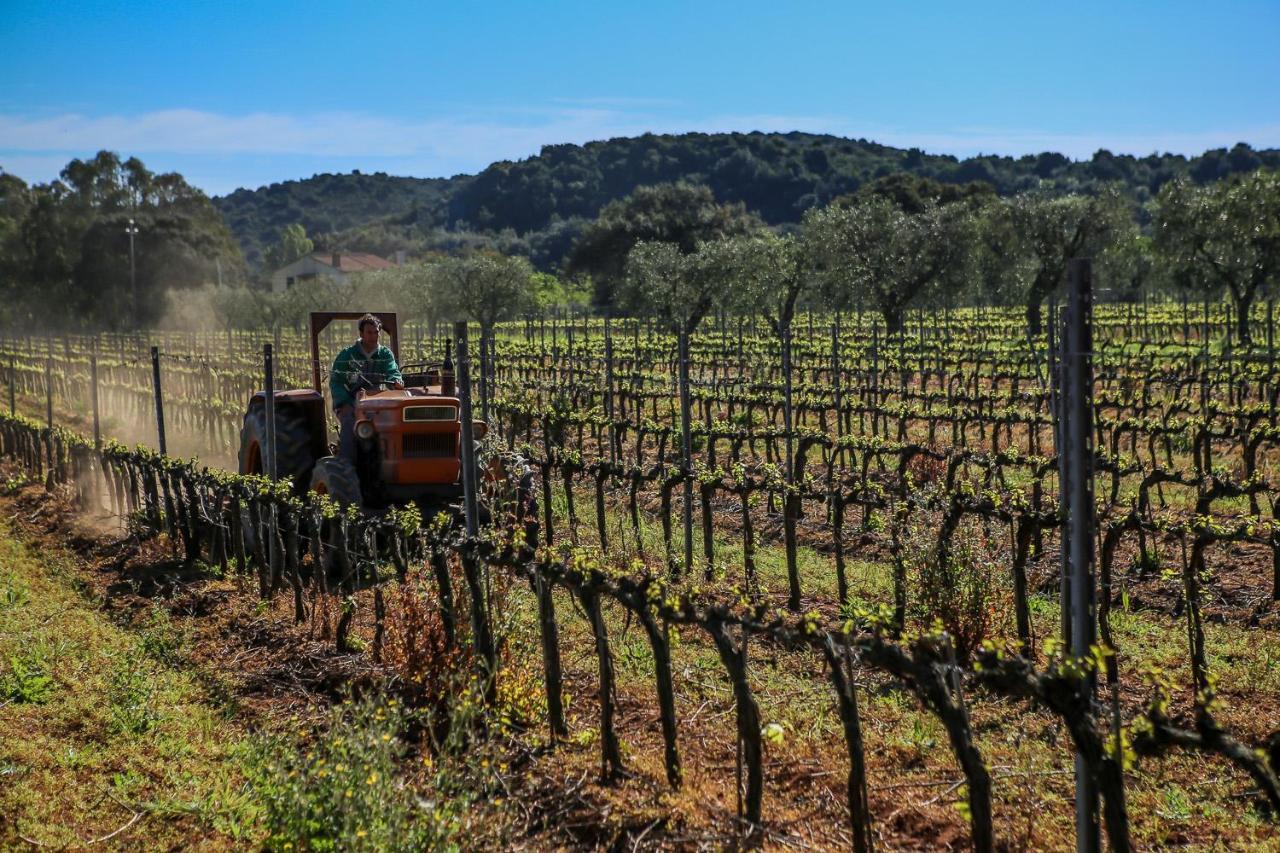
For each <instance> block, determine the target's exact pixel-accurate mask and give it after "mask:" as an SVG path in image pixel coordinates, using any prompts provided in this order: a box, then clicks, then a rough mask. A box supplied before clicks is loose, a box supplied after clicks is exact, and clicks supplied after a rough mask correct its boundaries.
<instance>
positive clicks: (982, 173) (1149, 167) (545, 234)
mask: <svg viewBox="0 0 1280 853" xmlns="http://www.w3.org/2000/svg"><path fill="white" fill-rule="evenodd" d="M1258 168H1272V169H1275V168H1280V151H1276V150H1254V149H1252V148H1251V147H1249V146H1248V145H1245V144H1243V143H1240V144H1237V145H1235V146H1234V147H1232V148H1230V149H1227V148H1221V149H1214V150H1210V151H1206V152H1205V153H1204V154H1202V155H1200V156H1196V157H1184V156H1182V155H1178V154H1151V155H1148V156H1144V157H1134V156H1130V155H1127V154H1114V153H1112V152H1110V151H1107V150H1100V151H1098V152H1096V153H1095V154H1094V155H1093V156H1092V157H1091V158H1089V159H1087V160H1080V161H1074V160H1071V159H1069V158H1068V157H1066V156H1064V155H1062V154H1058V153H1054V152H1043V153H1040V154H1028V155H1025V156H1022V157H1000V156H996V155H981V156H977V157H970V158H966V159H959V158H956V157H952V156H949V155H935V154H927V153H925V152H924V151H921V150H920V149H919V148H910V149H902V148H894V147H891V146H887V145H880V144H877V143H875V142H872V141H869V140H865V139H846V138H843V137H838V136H830V135H824V134H809V133H785V134H784V133H759V132H756V133H714V134H707V133H687V134H679V135H664V134H644V135H641V136H636V137H629V138H616V139H609V140H605V141H599V142H589V143H587V144H585V145H548V146H545V147H544V148H543V149H542V150H541V151H540V152H539V153H538V154H537V155H535V156H533V157H529V158H527V159H525V160H520V161H516V162H513V161H500V162H497V163H494V164H492V165H490V166H489V167H488V168H486V169H484V170H483V171H481V172H480V173H479V174H476V175H457V176H454V177H452V178H447V179H445V178H441V179H421V178H402V177H392V176H388V175H385V174H381V173H376V174H368V173H360V172H358V171H355V172H352V173H350V174H344V175H316V176H314V177H312V178H310V179H307V180H304V181H287V182H283V183H279V184H272V185H270V186H267V187H262V188H260V189H257V190H252V191H250V190H237V191H236V192H234V193H232V194H230V195H228V196H225V197H222V198H218V199H215V200H214V202H215V204H216V205H217V206H218V208H219V209H220V210H221V211H222V213H223V216H224V217H225V218H226V220H227V222H228V224H229V225H230V227H231V229H232V231H233V232H234V233H235V235H236V237H237V239H238V240H239V241H240V244H241V247H242V248H243V250H244V253H245V257H246V259H247V260H248V262H249V264H250V265H251V266H255V267H256V266H258V265H259V264H260V263H261V262H262V258H263V252H264V251H265V248H266V247H267V246H269V245H271V244H272V243H273V242H274V241H275V240H276V235H277V234H278V233H279V232H280V230H281V229H283V228H284V227H286V226H288V225H291V224H293V223H295V222H296V223H300V224H301V225H302V226H303V227H304V228H306V230H307V232H308V233H309V234H312V235H314V238H315V239H316V241H317V243H318V244H319V246H320V248H322V249H325V250H331V249H337V250H344V251H372V252H377V253H378V254H382V255H390V254H392V253H393V252H395V251H396V250H399V249H403V250H406V251H408V252H409V253H410V254H416V255H421V254H425V253H427V252H430V251H451V250H455V249H457V248H459V247H464V246H465V247H469V248H489V249H493V250H495V251H500V252H502V253H504V254H520V255H524V256H526V257H528V258H529V259H530V261H532V262H533V264H534V266H536V267H537V268H538V269H540V270H543V271H546V272H559V271H560V265H561V262H562V260H563V258H564V256H565V254H566V253H567V252H568V251H569V249H570V248H571V247H572V244H573V243H574V241H575V240H576V239H577V237H578V235H580V234H581V233H582V232H583V231H584V230H585V229H586V228H587V227H588V226H589V225H590V223H591V222H592V221H593V220H594V219H596V218H597V217H598V216H599V214H600V212H601V211H602V209H603V208H604V207H605V206H606V205H608V204H609V203H610V202H613V201H617V200H620V199H622V198H625V197H626V196H628V195H630V194H632V193H634V192H635V191H636V190H637V189H638V188H639V187H644V186H653V185H658V184H667V183H679V182H685V183H692V184H700V185H704V186H707V187H709V188H710V190H711V192H712V193H713V194H714V195H715V197H716V198H717V199H718V200H720V201H721V202H724V203H729V204H733V203H738V202H740V203H742V204H743V206H745V207H746V208H747V209H749V210H751V211H753V212H755V213H756V214H757V215H759V217H760V218H761V219H762V220H764V222H766V223H767V224H769V225H772V226H781V225H788V224H796V223H798V222H800V220H801V218H802V217H803V215H804V213H805V212H806V211H807V210H809V209H811V208H815V207H822V206H824V205H826V204H829V203H830V202H831V201H832V200H834V199H836V198H838V197H840V196H844V195H849V194H851V193H855V192H857V191H859V190H861V189H862V188H863V187H865V186H867V185H868V184H871V183H874V182H876V181H878V180H880V179H883V178H885V177H888V176H890V175H894V174H898V173H904V172H905V173H907V174H909V175H913V176H916V177H922V178H929V179H931V180H934V181H937V182H939V183H943V184H955V185H963V184H968V183H971V182H974V181H979V182H982V183H984V184H988V185H990V186H991V187H993V188H994V190H995V192H996V194H998V195H1001V196H1013V195H1017V194H1019V193H1023V192H1027V191H1030V190H1034V189H1041V188H1043V189H1046V190H1049V191H1052V192H1053V193H1055V194H1059V195H1066V194H1072V193H1078V194H1085V195H1088V194H1093V193H1095V192H1097V191H1099V190H1101V189H1102V188H1103V187H1106V186H1110V185H1118V186H1119V187H1121V191H1122V192H1123V194H1124V195H1126V196H1127V197H1128V198H1129V199H1130V200H1131V201H1132V202H1133V203H1134V204H1136V205H1143V204H1146V203H1147V202H1149V201H1150V200H1151V199H1152V198H1154V197H1155V195H1156V194H1158V193H1159V191H1160V189H1161V188H1162V187H1163V186H1164V185H1165V184H1166V183H1168V182H1169V181H1171V180H1174V179H1175V178H1186V179H1187V180H1190V181H1192V182H1194V183H1196V184H1200V185H1203V184H1208V183H1212V182H1214V181H1217V180H1220V179H1222V178H1225V177H1229V176H1231V175H1239V174H1243V173H1246V172H1251V171H1254V170H1256V169H1258Z"/></svg>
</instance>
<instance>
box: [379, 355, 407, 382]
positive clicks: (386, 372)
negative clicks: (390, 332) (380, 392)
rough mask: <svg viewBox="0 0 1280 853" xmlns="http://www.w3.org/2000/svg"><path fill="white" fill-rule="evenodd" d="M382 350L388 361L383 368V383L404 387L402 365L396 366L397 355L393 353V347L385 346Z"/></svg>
mask: <svg viewBox="0 0 1280 853" xmlns="http://www.w3.org/2000/svg"><path fill="white" fill-rule="evenodd" d="M382 349H383V350H384V353H385V359H386V360H385V362H384V363H383V366H382V375H383V379H382V381H383V382H385V383H387V384H388V385H403V384H404V377H403V376H401V375H400V365H398V364H396V355H395V353H393V352H392V351H391V347H386V346H384V347H383V348H382Z"/></svg>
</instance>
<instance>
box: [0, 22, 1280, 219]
mask: <svg viewBox="0 0 1280 853" xmlns="http://www.w3.org/2000/svg"><path fill="white" fill-rule="evenodd" d="M691 130H699V131H707V132H712V131H728V130H741V131H750V130H780V131H786V130H806V131H813V132H825V133H835V134H839V135H842V136H853V137H865V138H868V139H872V140H875V141H878V142H883V143H886V144H890V145H897V146H903V147H907V146H912V145H915V146H919V147H921V148H924V149H925V150H927V151H930V152H939V153H952V154H956V155H959V156H967V155H971V154H976V153H998V154H1013V155H1018V154H1024V153H1029V152H1038V151H1043V150H1055V151H1061V152H1063V153H1065V154H1067V155H1069V156H1071V157H1075V158H1084V157H1088V156H1089V155H1090V154H1091V153H1092V152H1093V151H1095V150H1097V149H1098V148H1103V147H1105V148H1108V149H1110V150H1112V151H1115V152H1117V153H1119V152H1125V153H1133V154H1148V153H1151V152H1153V151H1174V152H1181V153H1198V152H1200V151H1203V150H1204V149H1206V148H1209V147H1218V146H1229V145H1231V144H1234V143H1235V142H1237V141H1245V142H1248V143H1250V144H1251V145H1254V146H1255V147H1280V0H1267V2H1225V0H1221V1H1220V2H1216V3H1206V2H1195V3H1184V2H1143V3H1134V2H1129V3H1126V2H1123V0H1112V2H1109V3H1092V2H1072V3H1063V2H1036V0H1023V2H1018V3H1013V2H1010V3H981V2H973V3H956V2H950V3H944V2H937V3H934V2H924V0H921V1H920V2H914V3H912V2H897V3H882V4H870V3H861V2H852V0H847V2H841V3H834V2H833V3H816V2H801V0H796V2H785V0H775V2H772V3H756V2H749V0H741V1H740V2H736V3H721V2H710V0H706V2H688V0H686V2H671V3H667V2H645V3H638V2H637V3H609V2H605V3H601V2H595V3H587V2H568V0H564V1H563V2H557V0H543V2H528V3H513V2H487V3H473V2H450V3H444V2H417V3H378V2H368V3H363V4H358V3H339V2H307V3H284V2H280V3H273V2H269V0H259V2H239V0H224V2H194V0H187V2H163V3H162V2H149V0H131V2H119V3H116V2H98V3H84V2H52V0H44V2H27V0H0V168H4V169H5V170H6V171H9V172H12V173H14V174H17V175H19V176H21V177H23V178H24V179H26V180H28V181H47V180H50V179H52V178H54V177H56V175H57V172H58V170H59V169H60V168H61V167H62V166H63V165H64V164H65V163H66V162H67V160H69V159H70V158H71V157H84V156H90V155H92V154H93V153H94V152H95V151H96V150H98V149H100V148H110V149H113V150H117V151H120V152H121V153H122V154H126V155H129V154H136V155H137V156H139V157H141V158H142V159H143V160H144V161H145V162H146V163H147V164H148V166H150V167H152V168H154V169H165V170H169V169H176V170H178V171H180V172H182V173H183V174H184V175H186V176H187V177H188V179H189V180H191V181H192V183H194V184H196V185H198V186H200V187H203V188H204V189H206V190H207V191H209V192H211V193H214V194H220V193H225V192H229V191H230V190H232V189H235V188H236V187H239V186H248V187H256V186H259V185H261V184H265V183H270V182H273V181H280V180H287V179H291V178H304V177H309V176H310V175H312V174H315V173H317V172H327V171H339V172H342V171H349V170H351V169H360V170H362V171H366V172H372V171H386V172H390V173H392V174H406V175H418V176H438V175H452V174H456V173H458V172H474V171H478V170H479V169H482V168H483V167H484V166H486V165H488V164H489V163H490V162H492V161H494V160H498V159H520V158H523V157H528V156H530V155H533V154H536V153H537V151H538V149H539V148H540V147H541V146H542V145H545V144H554V143H560V142H586V141H589V140H592V139H605V138H609V137H612V136H630V135H634V134H637V133H643V132H645V131H653V132H673V133H674V132H684V131H691Z"/></svg>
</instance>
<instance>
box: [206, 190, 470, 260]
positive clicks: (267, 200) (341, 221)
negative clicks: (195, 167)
mask: <svg viewBox="0 0 1280 853" xmlns="http://www.w3.org/2000/svg"><path fill="white" fill-rule="evenodd" d="M469 180H470V176H466V175H463V176H460V177H458V178H455V179H449V178H405V177H396V176H393V175H388V174H386V173H384V172H376V173H373V174H363V173H361V172H360V171H358V170H357V171H354V172H351V173H350V174H347V175H328V174H326V175H315V176H313V177H311V178H307V179H306V180H301V181H284V182H282V183H278V184H271V185H270V186H265V187H260V188H259V189H256V190H244V189H241V190H236V191H235V192H233V193H231V194H230V195H227V196H223V197H221V198H218V199H215V201H214V203H215V204H216V205H217V206H218V209H219V210H220V211H222V216H223V218H224V219H226V221H227V225H228V226H229V227H230V228H231V230H232V232H234V233H235V235H236V237H237V239H239V241H240V247H241V249H242V250H243V251H244V256H245V260H246V261H248V262H249V263H250V264H251V265H254V266H258V265H260V264H261V263H262V260H263V252H264V251H265V249H266V247H267V246H269V245H271V244H272V243H274V242H276V241H277V240H278V239H279V237H280V231H281V229H283V228H285V227H286V226H288V225H292V224H294V223H300V224H301V225H302V226H303V227H304V228H305V229H306V230H307V233H308V234H329V233H335V232H341V231H346V230H348V229H351V228H356V227H359V226H361V225H365V224H367V223H369V222H372V221H374V220H378V219H384V218H387V217H393V216H403V215H404V214H406V213H408V214H412V212H413V211H416V210H436V209H438V208H439V207H440V205H442V204H443V203H444V202H445V200H446V199H447V198H448V197H449V195H450V193H452V192H454V191H455V190H456V189H457V187H459V186H461V185H463V184H465V183H466V182H467V181H469Z"/></svg>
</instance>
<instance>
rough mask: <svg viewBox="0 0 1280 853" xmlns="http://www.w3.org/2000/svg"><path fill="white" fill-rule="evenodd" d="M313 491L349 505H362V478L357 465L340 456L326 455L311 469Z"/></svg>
mask: <svg viewBox="0 0 1280 853" xmlns="http://www.w3.org/2000/svg"><path fill="white" fill-rule="evenodd" d="M311 491H313V492H318V493H320V494H322V495H328V496H329V497H330V498H331V499H333V500H334V501H336V502H337V503H339V504H341V505H342V506H347V505H348V504H355V505H356V506H360V478H359V477H358V476H356V466H354V465H352V464H351V463H350V462H349V461H347V460H346V459H343V458H342V457H340V456H326V457H324V458H323V459H320V460H319V461H318V462H316V464H315V467H314V468H313V469H312V471H311Z"/></svg>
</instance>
